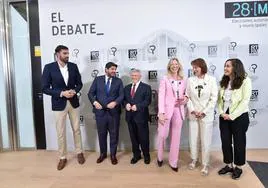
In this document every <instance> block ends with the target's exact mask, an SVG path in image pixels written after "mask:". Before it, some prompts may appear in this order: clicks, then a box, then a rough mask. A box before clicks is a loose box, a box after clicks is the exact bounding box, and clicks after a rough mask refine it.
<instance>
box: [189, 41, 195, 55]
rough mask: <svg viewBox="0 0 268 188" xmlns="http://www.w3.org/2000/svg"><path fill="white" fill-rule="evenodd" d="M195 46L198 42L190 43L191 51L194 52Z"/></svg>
mask: <svg viewBox="0 0 268 188" xmlns="http://www.w3.org/2000/svg"><path fill="white" fill-rule="evenodd" d="M195 48H196V44H195V43H191V44H189V48H188V50H189V51H190V52H192V53H194V50H195Z"/></svg>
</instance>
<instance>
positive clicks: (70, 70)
mask: <svg viewBox="0 0 268 188" xmlns="http://www.w3.org/2000/svg"><path fill="white" fill-rule="evenodd" d="M67 70H68V74H69V75H68V81H67V86H69V81H70V78H71V76H72V75H73V72H72V69H71V68H70V64H69V63H67Z"/></svg>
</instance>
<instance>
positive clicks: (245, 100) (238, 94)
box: [218, 77, 252, 120]
mask: <svg viewBox="0 0 268 188" xmlns="http://www.w3.org/2000/svg"><path fill="white" fill-rule="evenodd" d="M224 90H225V89H224V88H223V87H222V88H220V91H219V95H218V109H219V113H220V114H223V113H225V112H224V111H223V104H224V102H223V95H224ZM251 92H252V91H251V80H250V78H249V77H246V78H245V79H244V81H243V83H242V85H241V87H240V88H239V89H234V90H233V92H232V96H231V106H230V107H229V117H230V119H231V120H235V119H236V118H237V117H239V116H240V115H242V114H243V113H245V112H248V111H249V107H248V106H249V101H250V97H251Z"/></svg>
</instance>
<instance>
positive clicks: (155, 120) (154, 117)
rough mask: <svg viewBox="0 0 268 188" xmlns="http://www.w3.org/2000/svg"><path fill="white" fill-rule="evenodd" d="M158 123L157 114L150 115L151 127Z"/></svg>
mask: <svg viewBox="0 0 268 188" xmlns="http://www.w3.org/2000/svg"><path fill="white" fill-rule="evenodd" d="M157 121H158V117H157V114H150V115H149V122H150V125H157Z"/></svg>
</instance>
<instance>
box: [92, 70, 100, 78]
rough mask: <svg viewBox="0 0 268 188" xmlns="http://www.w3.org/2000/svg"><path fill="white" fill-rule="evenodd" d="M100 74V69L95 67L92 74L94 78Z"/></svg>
mask: <svg viewBox="0 0 268 188" xmlns="http://www.w3.org/2000/svg"><path fill="white" fill-rule="evenodd" d="M98 74H99V71H98V70H96V69H95V70H93V71H92V73H91V76H92V78H96V77H97V76H98Z"/></svg>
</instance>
